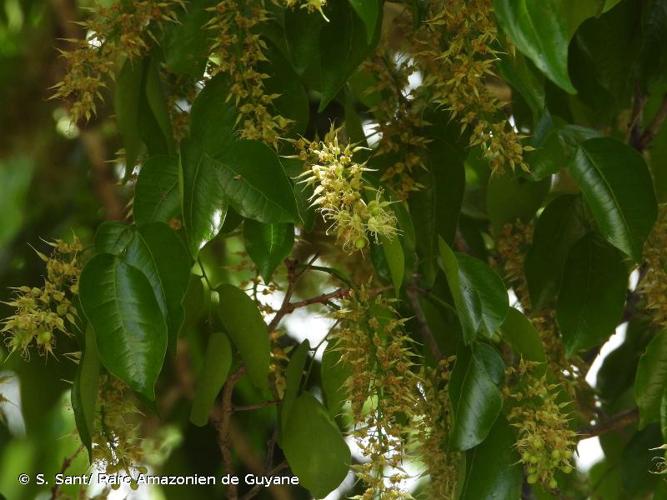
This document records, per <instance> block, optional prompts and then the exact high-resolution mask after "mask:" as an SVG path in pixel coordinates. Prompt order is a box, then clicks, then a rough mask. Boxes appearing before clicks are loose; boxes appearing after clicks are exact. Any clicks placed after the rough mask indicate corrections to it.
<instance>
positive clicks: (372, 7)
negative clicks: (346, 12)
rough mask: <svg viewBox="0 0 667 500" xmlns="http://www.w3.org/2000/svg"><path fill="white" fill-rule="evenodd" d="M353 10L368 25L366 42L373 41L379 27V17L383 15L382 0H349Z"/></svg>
mask: <svg viewBox="0 0 667 500" xmlns="http://www.w3.org/2000/svg"><path fill="white" fill-rule="evenodd" d="M348 1H349V2H350V5H352V8H353V9H354V11H355V12H356V13H357V15H358V16H359V17H360V18H361V20H362V21H363V22H364V25H366V40H367V41H368V43H371V42H372V41H373V37H374V36H375V30H376V29H377V27H378V16H379V15H380V14H382V0H348Z"/></svg>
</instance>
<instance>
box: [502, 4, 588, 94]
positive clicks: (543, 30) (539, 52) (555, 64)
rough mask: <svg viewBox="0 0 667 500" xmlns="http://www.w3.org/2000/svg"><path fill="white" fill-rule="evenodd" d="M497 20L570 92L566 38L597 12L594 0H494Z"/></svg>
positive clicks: (557, 82) (571, 86)
mask: <svg viewBox="0 0 667 500" xmlns="http://www.w3.org/2000/svg"><path fill="white" fill-rule="evenodd" d="M493 6H494V12H495V14H496V17H497V19H498V23H499V24H500V26H501V27H502V29H503V30H504V31H505V33H507V35H508V36H509V37H510V38H511V39H512V41H513V42H514V43H515V44H516V46H517V47H518V49H519V50H520V51H521V52H523V53H524V54H525V55H526V56H528V57H529V58H530V59H531V60H532V61H533V62H534V63H535V65H536V66H537V67H538V68H539V69H540V70H541V71H542V72H543V73H544V74H545V75H546V76H547V77H549V78H550V79H551V80H552V81H553V82H554V83H555V84H556V85H558V86H559V87H561V88H562V89H563V90H565V91H567V92H569V93H571V94H574V93H576V90H575V88H574V86H573V85H572V82H571V81H570V77H569V75H568V72H567V52H568V46H569V44H570V40H571V39H572V36H573V35H574V33H575V31H576V30H577V28H578V27H579V25H580V24H581V23H582V22H583V21H584V20H585V19H587V18H588V17H591V16H594V15H597V14H598V13H599V12H600V5H599V2H598V1H597V0H495V1H494V2H493Z"/></svg>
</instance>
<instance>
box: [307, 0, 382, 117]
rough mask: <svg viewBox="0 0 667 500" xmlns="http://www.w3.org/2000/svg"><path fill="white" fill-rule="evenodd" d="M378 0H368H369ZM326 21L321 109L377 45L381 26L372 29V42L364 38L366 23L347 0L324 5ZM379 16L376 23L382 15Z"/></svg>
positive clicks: (323, 36)
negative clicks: (325, 6)
mask: <svg viewBox="0 0 667 500" xmlns="http://www.w3.org/2000/svg"><path fill="white" fill-rule="evenodd" d="M371 1H372V2H376V1H377V0H368V2H367V3H369V2H371ZM327 7H328V8H327V11H326V14H327V16H328V17H329V22H328V23H325V25H324V26H323V27H322V30H321V32H320V67H321V89H320V90H321V93H322V97H321V101H320V107H319V111H320V112H321V111H323V110H324V109H325V108H326V107H327V106H328V105H329V103H330V102H331V101H332V100H333V99H334V98H335V97H336V95H337V94H338V92H339V91H340V89H341V88H342V87H343V85H344V84H345V82H346V81H347V79H348V78H349V76H350V75H351V74H352V73H353V72H354V70H355V69H356V68H357V66H359V65H360V64H361V63H362V62H363V61H364V59H366V56H367V55H368V54H370V52H371V51H372V50H373V48H374V46H375V45H376V44H377V40H378V35H379V33H380V27H379V26H378V27H376V28H375V32H374V33H375V36H374V38H373V40H372V41H371V42H368V41H367V38H366V33H367V31H366V26H365V25H364V22H363V21H362V20H361V18H360V17H359V16H358V15H357V14H356V12H355V11H354V10H353V9H352V7H351V6H350V4H349V3H348V2H346V1H342V0H338V1H334V2H331V3H330V4H329V5H327ZM377 17H378V20H377V22H378V24H379V23H381V22H382V16H377Z"/></svg>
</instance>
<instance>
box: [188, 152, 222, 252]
mask: <svg viewBox="0 0 667 500" xmlns="http://www.w3.org/2000/svg"><path fill="white" fill-rule="evenodd" d="M181 152H182V155H183V156H182V160H181V161H182V165H183V183H182V203H183V225H184V227H185V232H186V234H187V235H188V242H189V247H190V252H191V253H192V255H193V256H196V255H197V254H198V253H199V251H200V250H201V249H202V247H203V246H204V245H206V243H208V242H209V241H211V240H212V239H213V238H215V237H216V236H217V234H218V233H219V232H220V229H222V225H223V224H224V222H225V216H226V215H227V202H226V198H225V196H224V193H223V191H222V188H221V187H220V181H219V172H218V162H217V161H216V160H214V159H213V158H212V157H211V156H209V155H207V154H206V153H203V152H202V151H201V150H200V149H199V147H198V146H197V145H196V144H195V143H194V142H193V141H187V142H184V143H183V145H182V148H181Z"/></svg>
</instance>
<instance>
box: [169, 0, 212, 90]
mask: <svg viewBox="0 0 667 500" xmlns="http://www.w3.org/2000/svg"><path fill="white" fill-rule="evenodd" d="M212 4H213V2H211V1H209V0H194V1H191V2H188V8H187V10H185V11H184V13H183V15H181V16H180V17H179V20H178V21H179V22H178V23H174V24H173V25H171V26H170V29H169V31H168V33H167V36H166V37H165V40H164V42H163V44H162V48H163V50H164V59H165V65H166V66H167V68H168V69H169V71H170V72H172V73H176V74H179V75H188V76H192V77H195V78H197V79H199V78H200V77H201V76H202V74H203V73H204V69H205V67H206V61H207V59H208V55H209V47H210V34H209V33H208V31H207V30H206V29H205V27H204V25H205V24H206V23H207V22H208V20H209V19H210V18H211V12H210V11H208V10H207V7H209V6H211V5H212Z"/></svg>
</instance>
